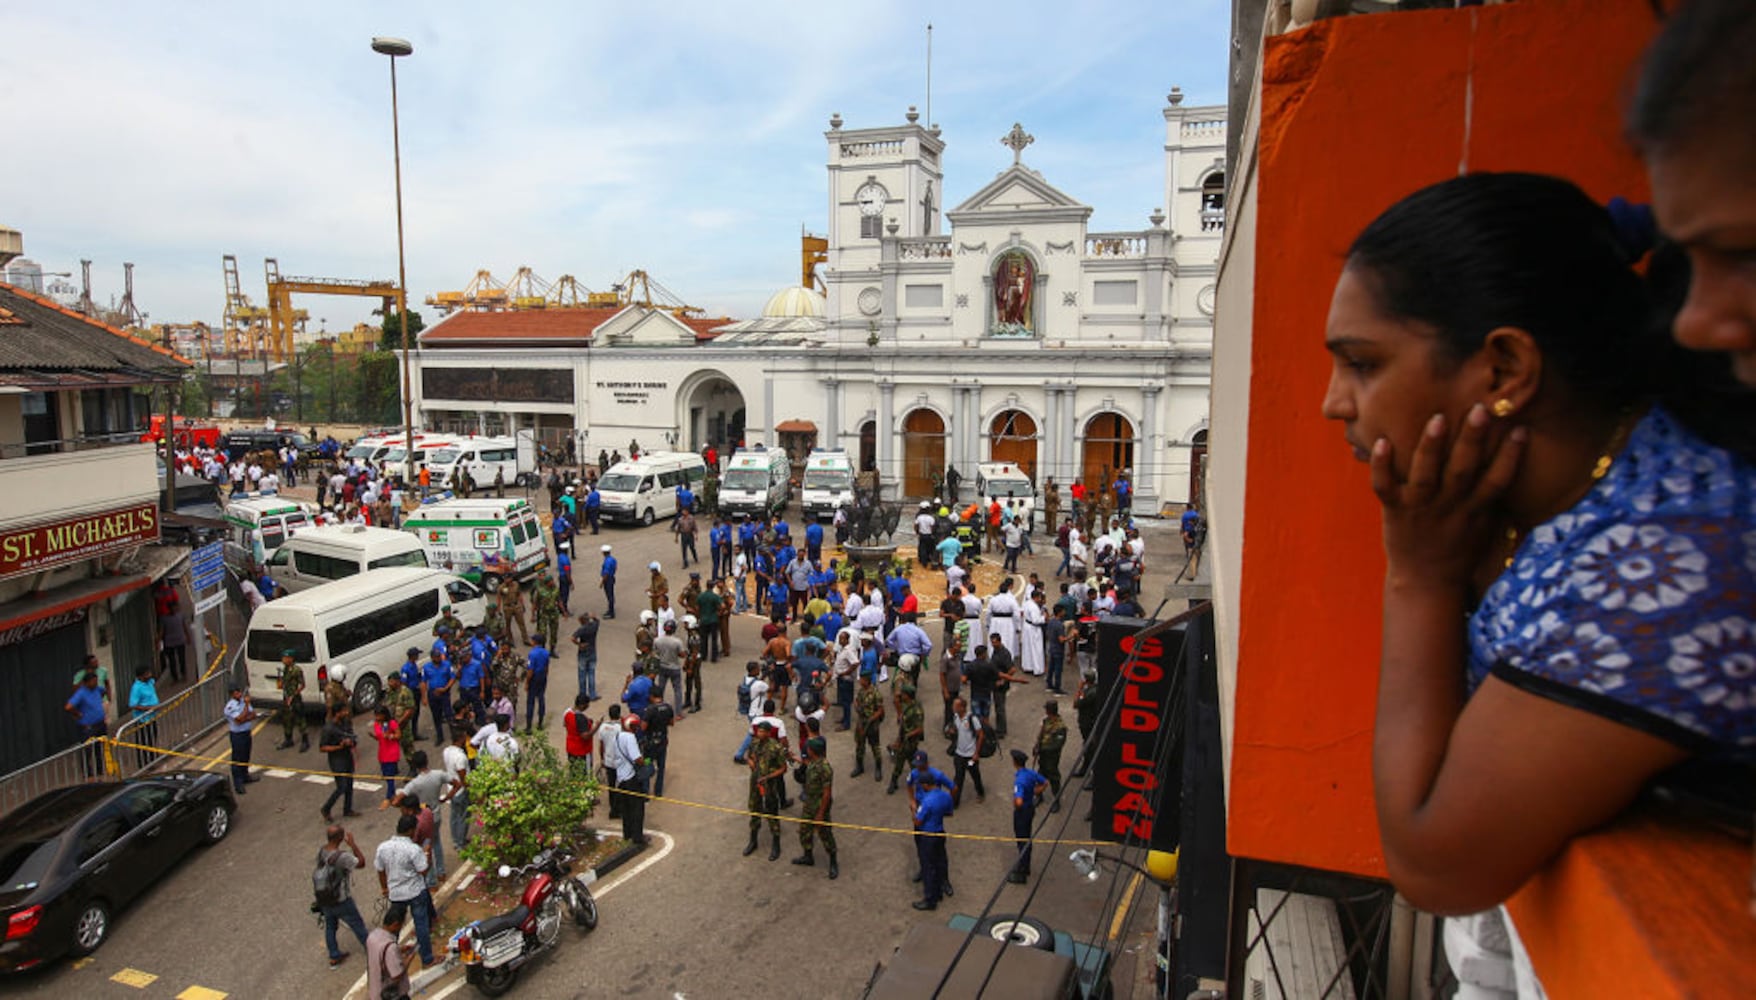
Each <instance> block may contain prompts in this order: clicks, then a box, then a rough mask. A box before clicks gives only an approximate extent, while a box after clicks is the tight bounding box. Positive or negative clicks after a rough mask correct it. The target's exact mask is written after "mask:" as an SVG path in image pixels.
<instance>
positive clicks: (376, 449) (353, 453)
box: [342, 434, 402, 465]
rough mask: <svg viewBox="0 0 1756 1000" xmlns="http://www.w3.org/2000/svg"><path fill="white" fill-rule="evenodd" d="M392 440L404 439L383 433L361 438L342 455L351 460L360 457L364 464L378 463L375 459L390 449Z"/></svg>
mask: <svg viewBox="0 0 1756 1000" xmlns="http://www.w3.org/2000/svg"><path fill="white" fill-rule="evenodd" d="M392 440H397V441H400V440H402V439H401V438H395V439H392V438H390V437H387V436H385V435H382V434H380V435H377V436H375V437H363V438H360V439H359V440H357V441H355V442H354V446H353V447H352V448H349V449H348V450H347V454H345V455H343V456H342V457H343V458H346V459H348V460H350V461H351V460H354V459H358V460H359V461H360V463H361V464H362V465H373V464H376V463H375V460H376V458H377V456H378V455H379V454H381V453H383V452H384V451H386V450H388V447H389V444H390V442H391V441H392Z"/></svg>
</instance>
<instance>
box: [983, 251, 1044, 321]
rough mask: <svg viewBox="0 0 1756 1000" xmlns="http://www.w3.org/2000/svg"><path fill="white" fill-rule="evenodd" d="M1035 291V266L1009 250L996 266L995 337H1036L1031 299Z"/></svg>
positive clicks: (1027, 259)
mask: <svg viewBox="0 0 1756 1000" xmlns="http://www.w3.org/2000/svg"><path fill="white" fill-rule="evenodd" d="M1035 290H1036V265H1035V264H1033V263H1032V262H1031V259H1030V255H1028V254H1026V253H1024V252H1023V251H1021V250H1008V251H1007V252H1006V253H1003V254H1001V255H1000V258H999V260H997V261H995V262H994V329H993V330H992V331H990V332H991V333H992V334H993V335H994V336H996V337H1031V336H1035V335H1036V330H1035V329H1034V328H1033V323H1032V318H1031V297H1032V295H1033V294H1034V293H1035Z"/></svg>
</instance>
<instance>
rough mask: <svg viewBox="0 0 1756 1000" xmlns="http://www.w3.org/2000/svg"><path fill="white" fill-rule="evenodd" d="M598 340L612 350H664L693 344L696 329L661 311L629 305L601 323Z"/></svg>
mask: <svg viewBox="0 0 1756 1000" xmlns="http://www.w3.org/2000/svg"><path fill="white" fill-rule="evenodd" d="M595 339H597V340H598V341H600V342H601V343H603V344H606V345H608V346H613V347H667V346H673V345H678V344H692V343H694V342H695V339H696V336H695V330H694V329H692V328H691V327H689V326H688V325H687V324H685V323H683V322H682V321H680V320H678V319H677V318H676V317H675V316H673V315H671V314H670V313H668V312H666V311H664V310H663V309H648V308H646V307H644V306H639V305H631V306H629V307H627V308H626V309H623V310H622V311H621V312H619V313H617V314H616V315H614V316H612V317H610V318H609V319H607V320H605V321H604V324H603V325H602V326H600V327H598V329H597V333H596V337H595Z"/></svg>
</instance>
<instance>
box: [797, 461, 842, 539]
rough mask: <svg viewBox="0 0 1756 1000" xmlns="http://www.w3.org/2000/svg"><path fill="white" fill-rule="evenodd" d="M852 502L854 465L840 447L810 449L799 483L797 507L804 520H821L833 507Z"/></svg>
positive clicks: (831, 512) (830, 513)
mask: <svg viewBox="0 0 1756 1000" xmlns="http://www.w3.org/2000/svg"><path fill="white" fill-rule="evenodd" d="M853 503H854V463H853V462H852V461H850V460H849V459H848V453H847V450H846V449H844V448H813V449H811V454H810V455H809V456H807V457H806V459H805V476H804V481H803V482H801V483H800V484H799V507H800V508H801V509H802V510H803V511H804V513H805V516H806V517H810V518H816V519H817V520H819V521H821V520H825V519H827V518H831V517H834V516H835V509H836V508H837V507H851V506H853Z"/></svg>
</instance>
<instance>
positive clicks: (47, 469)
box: [0, 432, 159, 529]
mask: <svg viewBox="0 0 1756 1000" xmlns="http://www.w3.org/2000/svg"><path fill="white" fill-rule="evenodd" d="M112 437H115V438H116V440H93V439H80V440H78V441H60V442H50V441H44V442H33V443H32V444H31V445H30V446H29V448H30V449H31V450H34V449H36V448H39V447H44V446H60V447H63V448H71V449H73V450H65V451H55V452H49V453H47V454H41V455H27V454H25V452H26V450H27V449H26V446H25V445H23V444H19V443H4V442H0V459H3V460H0V529H4V528H7V527H11V526H15V525H20V524H29V523H32V522H34V521H42V520H48V519H51V518H58V517H67V516H70V515H76V514H81V513H85V512H88V511H94V510H102V509H106V508H111V507H116V506H118V505H121V504H126V503H128V502H130V501H138V500H151V499H153V497H155V496H156V495H157V493H158V482H159V477H158V462H157V455H156V454H155V453H154V449H153V446H152V445H150V444H142V443H141V442H140V435H139V433H138V432H136V433H133V434H130V435H128V436H127V437H128V439H129V440H128V441H127V442H126V443H124V442H123V441H121V440H120V436H112Z"/></svg>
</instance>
